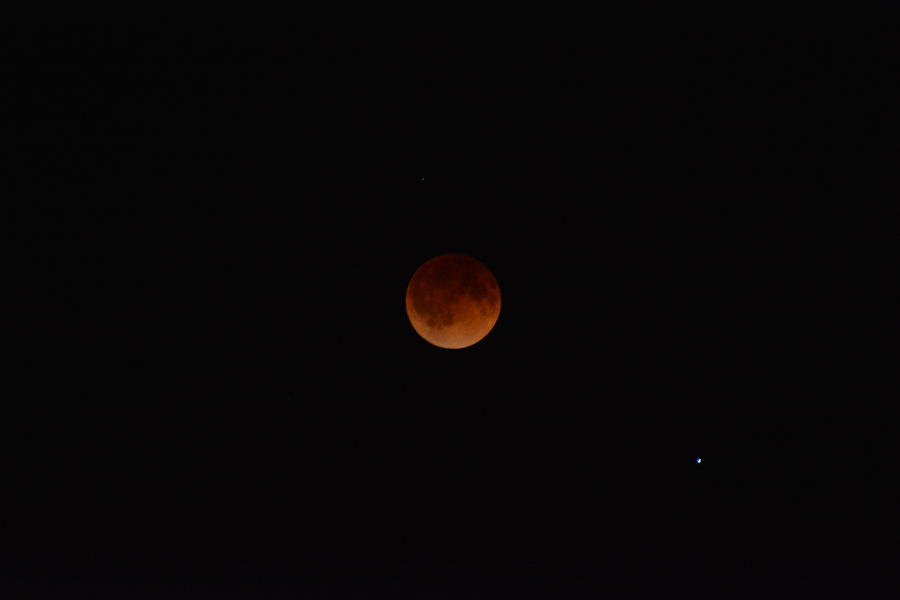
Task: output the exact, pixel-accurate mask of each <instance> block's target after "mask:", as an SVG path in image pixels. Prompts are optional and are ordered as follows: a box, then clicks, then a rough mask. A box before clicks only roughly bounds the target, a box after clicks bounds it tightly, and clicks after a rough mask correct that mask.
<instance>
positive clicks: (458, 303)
mask: <svg viewBox="0 0 900 600" xmlns="http://www.w3.org/2000/svg"><path fill="white" fill-rule="evenodd" d="M406 312H407V315H408V316H409V320H410V323H412V326H413V328H414V329H415V330H416V332H417V333H418V334H419V335H421V336H422V337H423V338H424V339H425V340H427V341H428V342H430V343H432V344H434V345H435V346H439V347H441V348H465V347H467V346H471V345H472V344H475V343H477V342H478V341H480V340H481V339H482V338H484V336H486V335H487V334H488V333H489V332H490V331H491V329H492V328H493V327H494V325H495V324H496V322H497V318H498V317H499V315H500V287H499V285H498V284H497V280H496V279H495V278H494V275H493V274H492V273H491V272H490V271H489V270H488V269H487V267H485V266H484V265H482V264H481V263H480V262H478V261H477V260H475V259H474V258H471V257H468V256H464V255H461V254H444V255H442V256H437V257H435V258H432V259H431V260H429V261H428V262H426V263H425V264H423V265H422V266H421V267H419V269H418V270H417V271H416V272H415V274H413V277H412V279H411V280H410V282H409V286H408V287H407V290H406Z"/></svg>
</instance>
